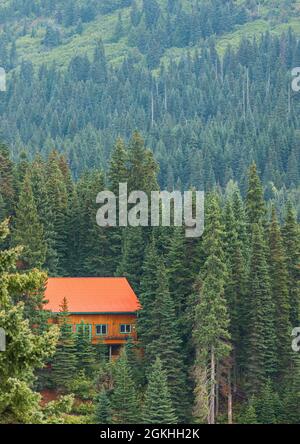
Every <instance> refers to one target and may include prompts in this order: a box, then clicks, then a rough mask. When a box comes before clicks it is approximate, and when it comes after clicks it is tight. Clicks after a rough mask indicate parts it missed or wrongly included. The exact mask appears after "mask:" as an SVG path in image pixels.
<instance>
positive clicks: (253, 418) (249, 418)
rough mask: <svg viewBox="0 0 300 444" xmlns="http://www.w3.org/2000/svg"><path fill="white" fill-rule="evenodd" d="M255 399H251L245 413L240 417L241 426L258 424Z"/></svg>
mask: <svg viewBox="0 0 300 444" xmlns="http://www.w3.org/2000/svg"><path fill="white" fill-rule="evenodd" d="M255 405H256V403H255V398H254V397H251V398H250V400H249V402H248V403H247V405H246V407H245V409H244V411H243V412H242V414H241V415H240V416H239V424H257V423H258V420H257V415H256V410H255Z"/></svg>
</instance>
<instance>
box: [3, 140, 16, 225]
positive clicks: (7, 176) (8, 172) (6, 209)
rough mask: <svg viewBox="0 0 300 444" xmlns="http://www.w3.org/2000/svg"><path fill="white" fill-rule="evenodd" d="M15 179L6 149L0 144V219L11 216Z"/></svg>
mask: <svg viewBox="0 0 300 444" xmlns="http://www.w3.org/2000/svg"><path fill="white" fill-rule="evenodd" d="M15 191H16V190H15V177H14V171H13V163H12V161H11V160H10V158H9V151H8V148H7V147H6V146H5V145H3V144H2V143H1V142H0V217H1V219H3V218H4V217H8V216H11V214H12V213H13V207H14V203H15Z"/></svg>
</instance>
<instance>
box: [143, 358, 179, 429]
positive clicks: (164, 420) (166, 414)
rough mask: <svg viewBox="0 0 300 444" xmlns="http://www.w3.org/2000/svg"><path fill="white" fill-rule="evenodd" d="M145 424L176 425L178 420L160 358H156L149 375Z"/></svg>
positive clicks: (144, 410)
mask: <svg viewBox="0 0 300 444" xmlns="http://www.w3.org/2000/svg"><path fill="white" fill-rule="evenodd" d="M143 423H144V424H176V423H177V418H176V414H175V410H174V408H173V407H172V401H171V397H170V393H169V389H168V384H167V375H166V372H165V371H164V370H163V367H162V362H161V360H160V358H158V357H157V358H156V360H155V362H154V364H153V366H152V368H151V372H150V375H149V381H148V386H147V390H146V394H145V402H144V408H143Z"/></svg>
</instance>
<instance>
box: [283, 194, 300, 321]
mask: <svg viewBox="0 0 300 444" xmlns="http://www.w3.org/2000/svg"><path fill="white" fill-rule="evenodd" d="M283 241H284V248H285V254H286V258H287V269H288V291H289V303H290V310H291V311H290V321H291V324H292V327H297V326H298V325H299V320H300V302H299V301H300V230H299V225H298V224H297V219H296V215H295V211H294V209H293V207H292V205H291V203H290V202H289V203H288V204H287V207H286V216H285V222H284V226H283Z"/></svg>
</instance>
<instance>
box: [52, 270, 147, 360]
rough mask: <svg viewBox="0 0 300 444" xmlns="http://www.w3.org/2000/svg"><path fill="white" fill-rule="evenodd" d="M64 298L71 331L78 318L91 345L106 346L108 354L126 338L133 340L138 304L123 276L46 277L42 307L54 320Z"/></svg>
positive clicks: (114, 350)
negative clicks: (43, 305)
mask: <svg viewBox="0 0 300 444" xmlns="http://www.w3.org/2000/svg"><path fill="white" fill-rule="evenodd" d="M64 298H66V300H67V304H68V311H69V324H70V325H71V329H72V331H73V332H74V333H76V330H77V329H78V328H79V325H80V323H82V321H83V322H84V323H85V327H84V328H86V329H87V331H88V334H89V335H90V338H91V341H92V343H93V344H97V343H102V344H105V345H107V346H108V351H109V356H110V357H114V356H117V355H118V354H119V351H120V348H121V347H122V345H124V344H125V343H126V341H128V340H129V339H132V340H133V341H136V340H137V333H136V320H137V313H138V311H139V310H140V309H141V306H140V303H139V301H138V298H137V296H136V294H135V293H134V291H133V289H132V288H131V286H130V285H129V283H128V281H127V279H126V278H118V277H116V278H49V279H48V282H47V286H46V291H45V299H46V301H47V302H46V304H45V309H46V310H50V311H51V312H52V313H53V317H52V318H51V320H50V322H51V323H56V322H58V320H57V319H58V317H57V315H58V314H59V312H60V311H61V305H62V303H63V300H64Z"/></svg>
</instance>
